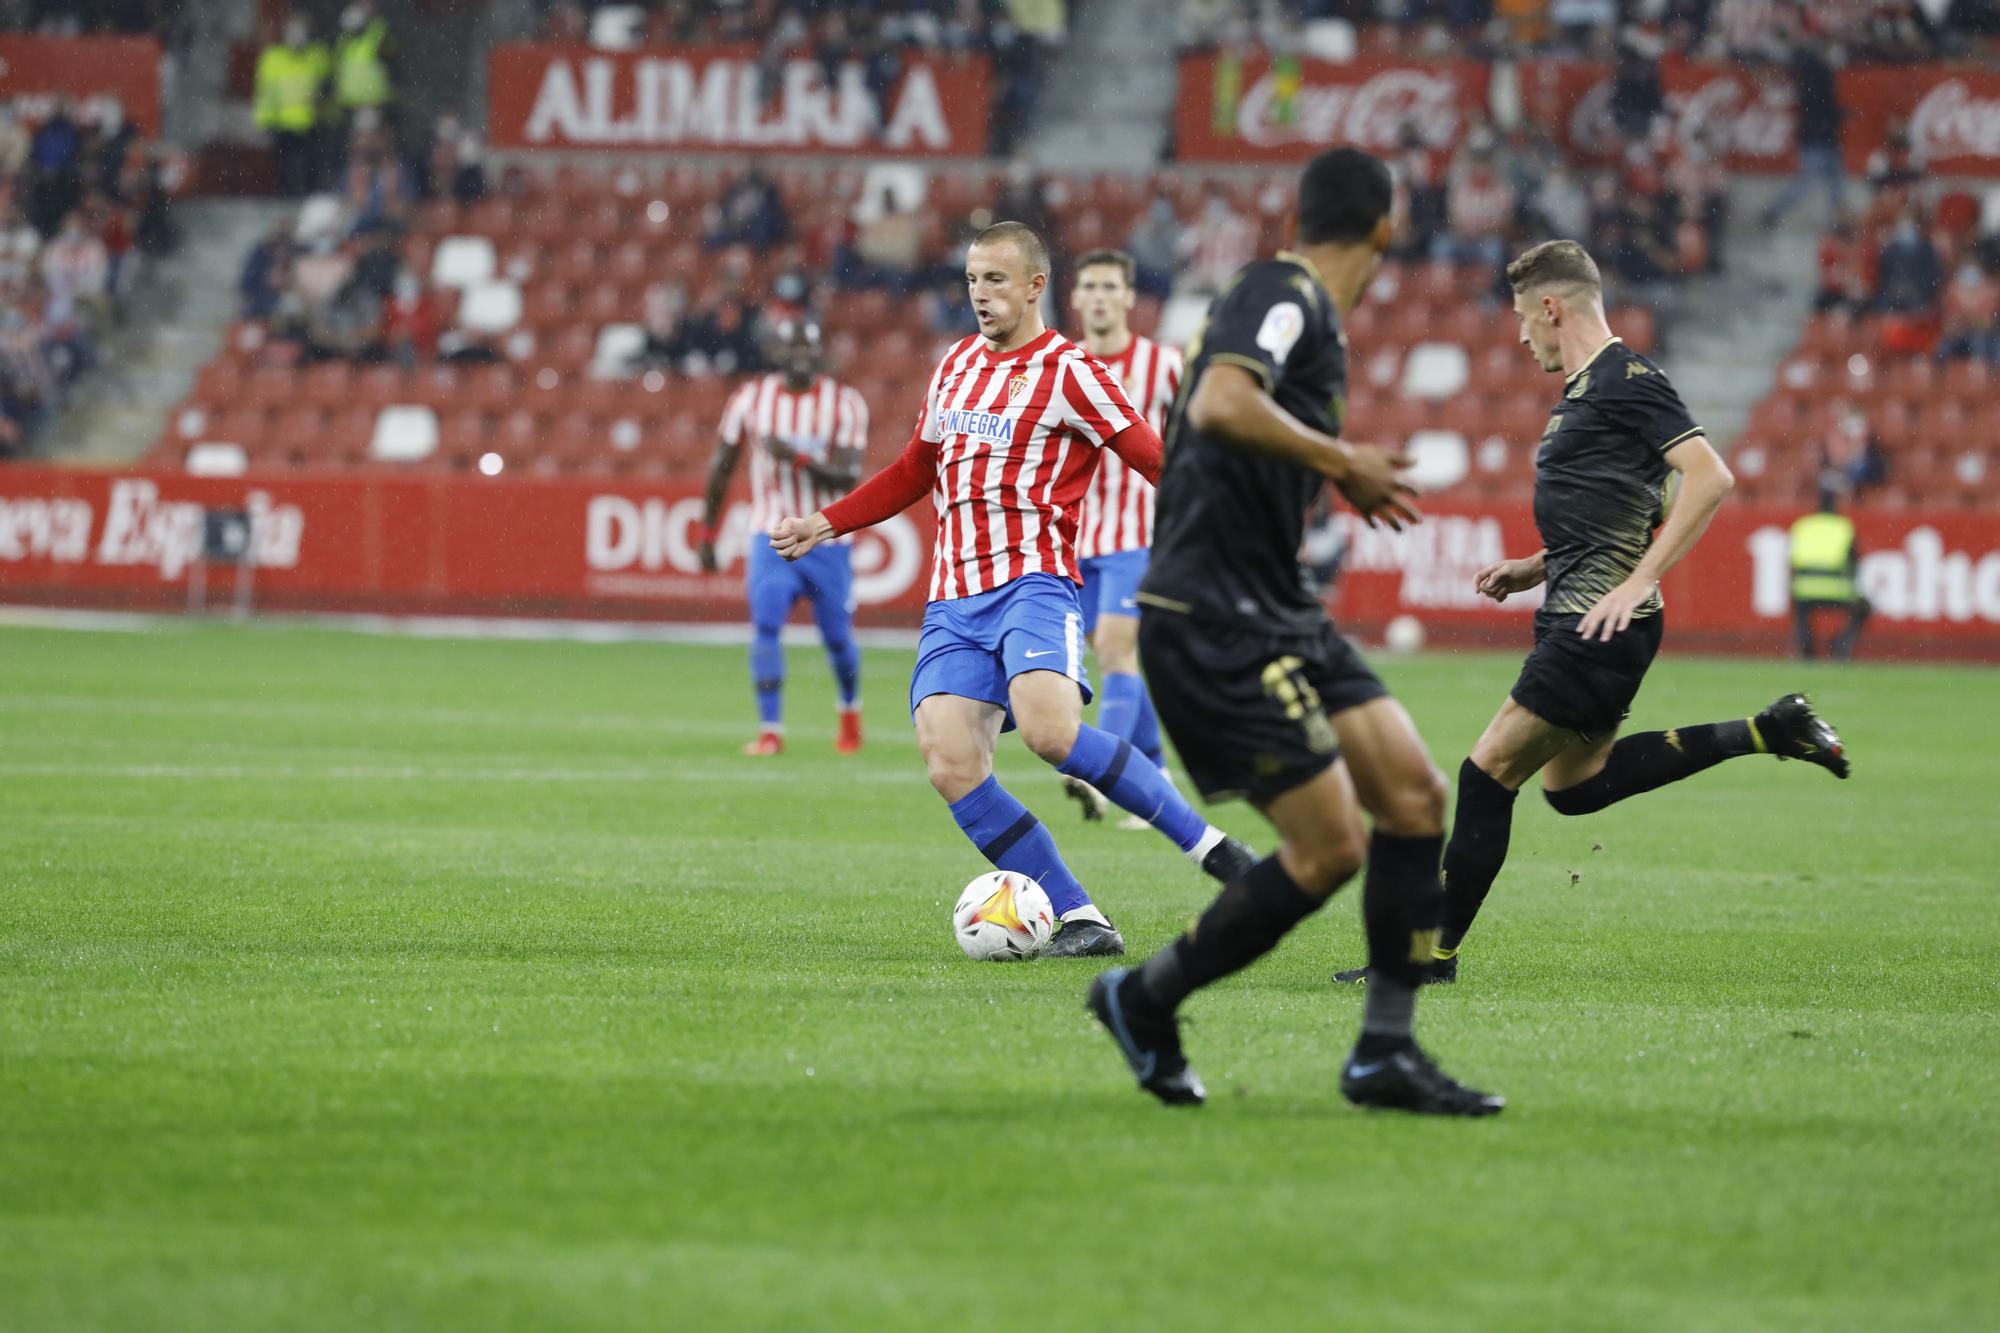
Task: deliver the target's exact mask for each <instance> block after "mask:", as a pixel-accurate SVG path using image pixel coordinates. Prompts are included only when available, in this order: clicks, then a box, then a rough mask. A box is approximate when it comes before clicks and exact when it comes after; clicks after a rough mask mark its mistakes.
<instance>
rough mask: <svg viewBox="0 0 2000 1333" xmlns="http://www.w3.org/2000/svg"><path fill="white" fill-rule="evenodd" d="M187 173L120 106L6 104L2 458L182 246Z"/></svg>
mask: <svg viewBox="0 0 2000 1333" xmlns="http://www.w3.org/2000/svg"><path fill="white" fill-rule="evenodd" d="M177 171H178V168H177V167H176V165H175V164H174V162H173V160H172V159H170V158H168V157H165V156H163V155H161V154H160V153H159V152H158V151H157V150H156V147H155V146H153V145H149V144H148V143H146V142H145V141H144V140H143V139H142V137H141V136H140V134H139V132H138V129H137V127H135V126H134V125H132V124H131V123H130V122H129V121H127V120H126V119H125V117H124V112H123V110H122V109H121V108H120V107H119V106H118V105H117V104H116V103H115V102H105V103H101V104H98V105H96V106H94V107H92V108H90V109H88V110H86V109H85V108H83V107H80V106H78V105H75V104H73V103H71V102H68V101H66V100H57V101H56V102H55V103H54V104H53V105H52V106H50V107H49V109H48V113H47V114H46V115H45V116H43V117H42V118H41V119H40V120H39V121H34V122H31V121H29V120H28V119H26V118H25V115H24V114H21V111H20V108H19V107H17V106H16V105H13V104H7V103H0V457H7V456H14V455H19V454H23V453H25V452H27V451H28V449H29V448H30V446H31V445H32V444H33V441H34V438H35V436H36V435H37V434H38V433H39V432H40V431H41V430H42V429H43V428H44V427H45V426H46V424H47V422H48V420H49V418H50V416H51V414H52V413H53V412H55V411H56V410H57V409H58V408H59V407H60V406H61V405H62V403H63V401H64V398H65V396H66V394H67V391H68V389H69V387H70V386H71V385H72V384H73V383H74V382H75V381H76V379H77V377H78V376H80V375H81V374H83V373H84V371H86V370H88V369H89V368H90V367H91V366H92V364H93V363H94V362H95V361H96V359H97V347H98V343H99V340H100V339H101V338H102V336H103V334H104V332H105V331H106V329H107V328H108V326H109V325H110V324H111V323H112V322H113V321H115V320H116V319H117V317H118V313H119V309H120V301H121V298H122V297H123V296H124V294H125V292H126V291H127V290H128V289H129V288H130V285H131V282H132V279H133V275H134V272H135V270H136V268H137V266H138V265H139V264H141V263H143V262H144V261H145V260H146V259H149V258H153V257H157V256H160V255H163V254H165V253H167V252H168V251H170V250H172V249H173V248H174V246H175V244H176V242H177V239H178V236H177V231H176V226H175V222H174V218H173V213H172V208H171V205H170V202H169V196H170V194H171V191H172V190H173V188H174V187H175V185H176V184H177V183H178V182H177V179H176V173H177Z"/></svg>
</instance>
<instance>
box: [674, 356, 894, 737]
mask: <svg viewBox="0 0 2000 1333" xmlns="http://www.w3.org/2000/svg"><path fill="white" fill-rule="evenodd" d="M776 341H777V357H778V362H779V365H780V369H779V370H778V371H777V372H776V373H774V374H770V375H764V376H761V377H759V378H757V379H754V380H751V381H750V382H749V383H747V384H745V385H744V386H743V387H742V388H740V389H738V390H737V391H736V392H735V394H733V395H732V396H731V397H730V399H729V404H728V406H727V407H725V408H724V409H723V413H722V429H721V432H720V438H719V439H718V440H717V441H716V446H715V458H714V461H712V462H711V463H710V464H709V468H708V508H707V515H706V526H705V528H704V531H703V539H702V542H701V552H700V554H701V563H702V568H704V569H706V570H708V571H709V572H710V573H713V572H714V571H715V569H716V559H715V524H716V520H717V519H718V517H719V516H720V515H721V513H722V501H723V497H724V496H725V495H726V494H727V493H728V491H729V479H730V476H731V475H732V474H733V473H734V472H735V471H736V460H737V457H738V455H740V454H741V453H742V451H743V448H744V445H745V443H746V442H747V443H748V444H749V447H750V533H751V536H750V543H749V545H750V550H749V558H748V562H747V563H748V566H749V575H748V578H747V580H746V582H747V587H748V591H749V595H750V625H751V631H752V633H751V639H750V681H751V685H752V687H753V688H754V689H755V691H756V694H757V723H758V732H757V739H756V740H754V741H751V742H750V743H749V744H748V745H746V746H744V747H743V753H745V754H748V755H765V756H768V755H775V754H778V753H780V752H782V751H783V750H784V748H785V731H784V713H783V707H784V698H783V696H784V688H785V650H784V646H783V644H782V643H781V642H780V641H779V635H780V634H781V633H782V631H783V630H784V627H785V621H786V619H787V618H788V617H789V616H790V615H791V614H792V607H793V606H794V605H796V604H797V603H798V600H799V599H800V598H801V597H804V598H808V599H810V600H811V602H812V609H813V620H814V622H815V623H817V624H818V626H819V636H820V639H821V640H822V641H823V642H824V643H825V644H826V656H827V660H828V661H829V662H830V663H832V665H833V679H834V684H835V686H836V688H837V689H838V691H839V694H840V724H839V729H838V731H837V732H836V734H835V739H834V742H833V748H834V749H836V750H838V751H840V752H841V753H842V754H852V753H853V752H854V751H856V750H859V749H860V748H861V695H860V687H861V650H860V649H859V648H858V647H856V646H855V643H854V593H853V588H854V572H853V569H852V567H851V566H850V563H849V560H850V555H851V547H850V544H849V543H848V542H847V541H846V540H845V539H839V540H836V541H833V542H830V543H828V544H827V545H826V546H825V547H824V548H823V549H821V550H819V551H815V552H814V553H813V554H812V556H811V558H809V559H805V560H799V561H796V562H792V561H786V560H782V559H780V558H779V557H778V556H777V554H776V553H775V552H773V551H772V549H771V543H770V541H769V540H768V539H767V538H766V537H765V536H763V534H764V533H767V532H769V531H770V529H771V525H772V524H773V523H775V522H777V521H778V519H780V518H782V517H784V516H785V515H786V514H798V513H811V512H812V511H814V510H817V509H820V508H823V507H824V506H826V505H828V504H831V503H832V502H833V501H834V500H835V499H836V498H838V497H839V496H841V495H843V494H845V493H846V492H847V491H848V490H849V489H850V488H851V487H852V486H853V485H854V483H855V482H856V481H857V480H859V479H860V476H861V455H862V453H863V451H864V450H866V449H867V447H868V404H867V403H865V402H863V401H862V398H861V395H860V394H859V393H857V392H855V391H854V390H853V389H850V388H848V387H847V386H846V385H844V384H840V383H837V382H836V381H834V380H832V379H830V378H828V377H827V376H826V375H823V374H821V373H820V368H821V367H820V353H819V329H818V327H817V326H815V325H813V324H811V323H810V322H808V321H806V320H803V319H797V320H787V321H786V322H785V323H783V324H781V325H780V326H779V327H778V331H777V339H776Z"/></svg>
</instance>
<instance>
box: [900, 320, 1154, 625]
mask: <svg viewBox="0 0 2000 1333" xmlns="http://www.w3.org/2000/svg"><path fill="white" fill-rule="evenodd" d="M1138 421H1139V414H1138V413H1137V412H1136V411H1134V410H1133V408H1132V404H1131V401H1130V400H1129V399H1128V398H1127V397H1126V395H1125V389H1124V386H1123V385H1121V384H1119V383H1118V380H1117V379H1116V377H1114V376H1113V375H1112V374H1111V372H1110V371H1109V370H1107V369H1105V367H1104V364H1103V363H1102V362H1100V361H1098V360H1096V359H1095V358H1093V357H1091V356H1090V354H1089V353H1087V352H1085V351H1084V350H1083V348H1082V347H1080V346H1078V345H1077V344H1076V343H1073V342H1071V341H1070V340H1069V339H1067V338H1065V337H1063V336H1062V335H1061V334H1059V333H1057V332H1055V331H1054V330H1053V329H1051V330H1048V331H1046V332H1044V333H1043V334H1042V335H1041V336H1040V337H1038V338H1036V339H1035V340H1034V341H1033V342H1031V343H1029V344H1028V345H1027V346H1025V347H1021V348H1018V349H1016V350H1014V351H1012V352H1008V353H1005V354H1004V355H999V356H996V355H994V354H993V353H992V352H990V351H988V350H987V348H986V345H985V343H984V341H983V340H981V339H979V338H976V337H974V338H967V339H965V340H964V341H962V342H960V343H958V344H957V345H956V346H954V347H953V348H952V349H951V350H950V351H949V352H947V353H945V357H944V360H943V361H940V362H939V363H938V368H937V371H936V372H935V373H934V374H933V375H932V376H931V387H930V392H929V394H928V395H927V396H926V398H925V402H924V417H923V421H922V423H921V424H920V426H919V427H918V433H919V434H920V435H921V437H922V438H923V439H925V440H926V441H929V442H930V443H933V444H936V445H937V446H938V465H937V467H938V473H937V485H936V487H935V488H934V489H933V491H932V499H933V501H934V502H935V503H936V505H937V518H938V536H937V553H936V556H935V558H934V559H933V561H932V563H931V589H930V598H929V600H931V601H933V602H935V601H939V600H943V599H948V598H956V597H970V596H972V595H974V594H975V593H982V592H990V591H992V590H993V589H995V588H997V587H999V586H1001V585H1002V584H1004V583H1009V582H1011V581H1013V580H1014V579H1017V578H1020V577H1021V576H1022V575H1024V574H1053V575H1055V576H1057V577H1058V578H1066V579H1068V580H1070V581H1071V582H1072V583H1080V582H1082V579H1081V576H1080V575H1079V574H1078V573H1077V568H1076V528H1077V520H1078V518H1079V517H1080V516H1081V514H1082V511H1083V494H1084V491H1085V489H1086V488H1088V486H1089V485H1090V478H1091V474H1092V473H1093V472H1094V471H1095V469H1096V468H1097V466H1098V461H1099V459H1100V458H1101V457H1102V455H1103V451H1104V446H1105V445H1106V444H1109V443H1110V442H1111V440H1112V439H1113V438H1114V437H1116V436H1117V435H1118V434H1119V433H1120V432H1121V431H1123V430H1125V429H1126V428H1128V427H1130V426H1133V425H1136V424H1138Z"/></svg>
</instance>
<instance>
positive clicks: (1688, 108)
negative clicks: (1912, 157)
mask: <svg viewBox="0 0 2000 1333" xmlns="http://www.w3.org/2000/svg"><path fill="white" fill-rule="evenodd" d="M1660 81H1661V84H1662V86H1663V87H1664V89H1665V91H1666V94H1667V109H1668V111H1669V112H1670V113H1671V114H1672V122H1671V125H1670V127H1669V130H1668V132H1669V133H1671V134H1672V135H1673V137H1674V138H1675V139H1676V140H1677V141H1678V142H1679V143H1680V144H1681V145H1683V146H1687V147H1699V146H1706V147H1707V148H1709V149H1712V150H1713V151H1717V152H1720V153H1721V154H1722V155H1723V157H1724V159H1725V160H1726V161H1727V162H1728V163H1729V165H1730V166H1732V167H1734V168H1736V169H1738V170H1741V171H1789V170H1791V169H1792V168H1793V167H1794V166H1795V165H1796V164H1797V162H1798V113H1797V108H1796V105H1795V100H1794V98H1793V94H1792V81H1791V77H1790V75H1789V74H1788V73H1787V72H1786V71H1785V70H1784V69H1783V68H1781V67H1768V68H1757V67H1748V66H1735V65H1715V64H1702V63H1696V62H1691V61H1685V60H1668V61H1666V62H1664V63H1663V64H1662V66H1661V71H1660ZM1838 87H1839V95H1840V103H1841V107H1842V108H1843V110H1844V111H1845V112H1846V116H1845V119H1844V121H1843V123H1842V126H1841V139H1842V151H1843V154H1844V155H1845V157H1846V159H1847V165H1848V168H1849V169H1850V170H1853V171H1856V172H1859V171H1861V170H1862V169H1864V168H1865V167H1866V166H1867V163H1868V158H1869V156H1870V155H1871V154H1872V153H1874V152H1875V151H1876V150H1877V149H1878V148H1881V147H1882V146H1883V144H1884V143H1886V142H1887V140H1888V137H1889V135H1890V133H1891V132H1892V131H1893V130H1895V129H1896V128H1897V127H1899V126H1901V127H1902V128H1904V129H1906V130H1907V131H1908V133H1909V135H1910V141H1911V148H1912V150H1913V151H1914V153H1915V154H1916V157H1917V160H1918V161H1920V162H1922V163H1924V164H1925V166H1926V167H1927V168H1928V169H1929V170H1931V171H1934V172H1937V173H1939V174H1941V175H1973V176H1990V175H2000V71H1994V70H1990V69H1985V68H1975V67H1970V66H1966V67H1960V66H1949V65H1931V66H1922V67H1913V66H1908V65H1895V66H1888V65H1854V66H1850V67H1849V68H1847V69H1844V70H1842V71H1841V72H1840V75H1839V84H1838ZM1523 89H1524V95H1525V98H1526V103H1527V106H1528V108H1529V110H1530V112H1531V114H1533V115H1534V116H1535V117H1536V118H1537V119H1539V120H1540V121H1541V122H1542V123H1544V124H1547V125H1553V126H1556V127H1558V130H1559V137H1560V138H1561V139H1562V141H1563V142H1564V143H1565V144H1567V145H1568V146H1569V147H1570V148H1571V149H1572V150H1574V151H1575V152H1577V153H1578V154H1579V155H1581V156H1582V157H1583V158H1584V159H1585V160H1587V161H1593V162H1599V163H1605V162H1610V161H1612V160H1613V159H1615V158H1616V157H1617V156H1618V154H1619V153H1620V151H1622V149H1623V147H1624V144H1625V139H1624V136H1622V135H1621V134H1620V133H1619V132H1618V131H1617V129H1616V128H1615V127H1614V126H1613V125H1612V123H1611V67H1610V66H1608V65H1589V64H1574V63H1567V62H1561V61H1536V62H1532V63H1531V64H1530V65H1529V66H1528V67H1527V68H1526V69H1525V70H1524V74H1523Z"/></svg>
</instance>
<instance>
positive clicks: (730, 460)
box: [695, 440, 743, 574]
mask: <svg viewBox="0 0 2000 1333" xmlns="http://www.w3.org/2000/svg"><path fill="white" fill-rule="evenodd" d="M742 452H743V451H742V450H741V449H739V448H737V447H736V446H735V445H733V444H731V443H729V442H728V441H727V440H717V441H716V442H715V455H714V456H713V457H712V458H710V459H709V460H708V491H707V494H706V495H704V496H703V499H702V516H701V540H700V542H698V543H697V544H696V547H695V554H696V556H697V557H698V558H699V559H700V560H701V567H702V568H703V569H705V570H707V571H708V572H709V573H711V574H713V573H715V571H716V570H717V569H718V568H719V567H720V566H719V565H718V563H717V561H716V559H715V525H716V524H717V523H718V522H720V521H721V519H722V501H723V499H724V498H725V497H726V496H727V495H728V494H729V479H730V478H731V477H732V476H734V475H735V474H736V458H737V455H739V454H741V453H742Z"/></svg>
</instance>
